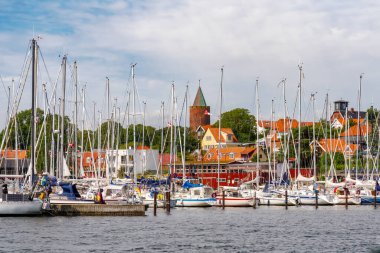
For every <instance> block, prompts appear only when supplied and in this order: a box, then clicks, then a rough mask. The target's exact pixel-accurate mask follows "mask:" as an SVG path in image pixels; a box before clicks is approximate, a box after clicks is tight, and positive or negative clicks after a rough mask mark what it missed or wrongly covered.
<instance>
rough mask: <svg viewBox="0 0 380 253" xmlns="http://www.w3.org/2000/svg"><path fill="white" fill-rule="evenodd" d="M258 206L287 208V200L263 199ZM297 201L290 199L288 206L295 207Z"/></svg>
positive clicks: (260, 199) (259, 200)
mask: <svg viewBox="0 0 380 253" xmlns="http://www.w3.org/2000/svg"><path fill="white" fill-rule="evenodd" d="M258 204H259V205H262V206H286V203H285V198H275V197H261V198H259V199H258ZM295 205H296V201H295V199H293V198H288V206H295Z"/></svg>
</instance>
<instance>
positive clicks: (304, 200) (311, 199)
mask: <svg viewBox="0 0 380 253" xmlns="http://www.w3.org/2000/svg"><path fill="white" fill-rule="evenodd" d="M292 199H293V200H292V201H295V202H296V203H298V204H299V205H304V206H311V205H313V206H315V205H316V199H315V196H302V195H300V196H296V197H293V198H292ZM297 201H298V202H297ZM335 202H336V200H329V199H328V198H327V197H326V196H324V195H321V196H318V205H319V206H331V205H334V204H335Z"/></svg>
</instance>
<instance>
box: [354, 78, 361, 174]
mask: <svg viewBox="0 0 380 253" xmlns="http://www.w3.org/2000/svg"><path fill="white" fill-rule="evenodd" d="M362 78H363V73H362V74H360V80H359V94H358V123H357V133H356V144H357V149H356V165H355V167H356V168H355V179H356V180H358V167H359V148H360V144H359V135H360V102H361V96H362Z"/></svg>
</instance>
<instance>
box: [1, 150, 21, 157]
mask: <svg viewBox="0 0 380 253" xmlns="http://www.w3.org/2000/svg"><path fill="white" fill-rule="evenodd" d="M26 152H27V151H26V150H18V151H17V157H18V159H25V158H26ZM0 157H1V158H3V157H4V158H11V159H14V158H16V150H1V152H0Z"/></svg>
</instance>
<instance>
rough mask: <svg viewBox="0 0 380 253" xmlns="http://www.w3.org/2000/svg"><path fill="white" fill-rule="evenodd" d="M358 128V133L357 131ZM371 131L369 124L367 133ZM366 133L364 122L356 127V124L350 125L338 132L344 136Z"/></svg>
mask: <svg viewBox="0 0 380 253" xmlns="http://www.w3.org/2000/svg"><path fill="white" fill-rule="evenodd" d="M358 130H359V131H360V133H358ZM371 132H372V128H371V126H369V127H368V133H371ZM366 134H367V126H366V125H365V124H360V125H359V129H358V124H356V125H354V126H352V127H350V128H349V129H348V130H347V131H345V132H343V133H341V134H340V136H341V137H344V136H358V135H359V136H365V135H366Z"/></svg>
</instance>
